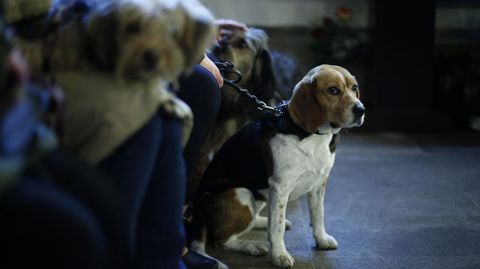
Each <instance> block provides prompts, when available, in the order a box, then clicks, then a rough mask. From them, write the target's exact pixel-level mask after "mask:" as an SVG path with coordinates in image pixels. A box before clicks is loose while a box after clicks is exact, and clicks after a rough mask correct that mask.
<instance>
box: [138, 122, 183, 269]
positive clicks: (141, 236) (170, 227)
mask: <svg viewBox="0 0 480 269" xmlns="http://www.w3.org/2000/svg"><path fill="white" fill-rule="evenodd" d="M181 132H182V123H181V121H180V120H178V119H174V118H171V117H168V116H165V117H164V118H163V121H162V125H161V132H160V133H161V134H160V138H161V141H160V151H159V152H158V156H157V160H156V164H155V169H154V173H153V176H152V180H151V182H150V185H149V187H148V191H147V193H146V196H145V199H144V201H143V206H142V210H141V212H140V218H139V225H138V230H137V231H138V233H137V235H138V238H137V249H138V254H139V255H138V257H137V259H136V265H137V268H172V269H175V268H184V266H183V264H181V262H180V256H181V251H182V248H183V246H184V244H185V238H184V232H183V225H182V223H181V216H182V205H183V202H184V190H185V181H186V173H185V165H184V160H183V156H182V144H181V137H182V136H181ZM152 246H157V247H152Z"/></svg>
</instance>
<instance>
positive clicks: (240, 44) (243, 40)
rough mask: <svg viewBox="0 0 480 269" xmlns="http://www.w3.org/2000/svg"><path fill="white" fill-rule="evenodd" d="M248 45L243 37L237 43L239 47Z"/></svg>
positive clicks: (242, 47)
mask: <svg viewBox="0 0 480 269" xmlns="http://www.w3.org/2000/svg"><path fill="white" fill-rule="evenodd" d="M246 47H248V45H247V42H246V41H245V39H243V38H242V39H240V40H239V41H238V43H237V48H239V49H244V48H246Z"/></svg>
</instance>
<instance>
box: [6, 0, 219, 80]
mask: <svg viewBox="0 0 480 269" xmlns="http://www.w3.org/2000/svg"><path fill="white" fill-rule="evenodd" d="M45 21H47V22H48V23H49V24H50V25H51V26H50V28H51V29H52V30H50V31H49V32H47V33H46V34H45V36H42V37H41V38H39V39H36V40H29V39H23V38H22V37H21V36H16V38H15V41H16V44H17V45H18V46H19V47H20V48H21V49H22V51H23V52H24V54H25V55H26V58H27V60H28V62H29V65H30V67H31V69H32V70H33V72H36V73H42V74H45V73H53V75H55V73H59V72H68V71H86V72H97V71H100V72H106V73H111V74H113V75H115V76H116V77H117V78H118V79H119V80H123V81H131V80H135V81H148V80H151V79H161V80H166V81H174V80H176V79H177V77H178V75H179V74H180V73H181V72H183V71H185V69H187V68H189V67H191V66H192V65H193V64H194V63H197V62H199V61H200V59H201V58H202V57H203V55H204V51H205V49H206V48H207V47H208V46H209V45H210V44H211V43H212V40H213V39H214V38H215V35H216V26H215V24H214V20H213V16H212V15H211V13H210V12H209V11H208V10H207V9H206V8H205V7H204V6H202V5H201V4H200V3H199V2H198V1H196V0H170V1H169V0H149V1H143V0H56V1H53V4H52V7H51V10H50V12H49V14H48V16H46V18H45Z"/></svg>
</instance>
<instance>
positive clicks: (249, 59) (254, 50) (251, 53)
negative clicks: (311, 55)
mask: <svg viewBox="0 0 480 269" xmlns="http://www.w3.org/2000/svg"><path fill="white" fill-rule="evenodd" d="M267 43H268V37H267V34H266V33H265V32H264V31H263V30H260V29H256V28H248V30H247V31H245V32H244V31H241V30H232V31H229V32H226V33H225V34H223V35H222V36H221V39H220V40H219V41H218V42H217V44H216V45H215V46H214V48H213V49H212V53H213V55H214V56H215V57H216V58H218V59H219V60H220V61H222V62H225V61H226V62H230V63H232V64H233V65H234V66H235V68H236V69H237V70H238V71H240V73H241V74H242V80H241V81H240V83H239V85H240V86H241V87H242V88H245V89H248V90H249V92H250V93H251V94H254V95H255V96H257V97H258V98H259V99H260V100H262V101H264V102H266V103H267V104H268V103H270V104H272V103H274V96H275V89H276V75H275V71H274V67H273V60H272V56H271V53H270V51H269V49H268V44H267ZM221 91H222V97H221V106H220V112H219V114H218V117H217V119H216V122H215V123H214V126H213V128H212V129H211V130H210V133H209V135H208V137H207V140H206V142H205V144H204V146H203V147H202V149H201V152H200V156H199V158H198V160H197V162H196V163H195V166H194V167H193V171H190V173H189V179H188V187H187V201H190V200H191V199H193V197H194V195H195V191H196V188H197V185H198V183H199V180H200V178H201V176H202V175H203V172H204V171H205V169H206V168H207V166H208V163H209V159H210V158H211V156H212V154H214V153H215V152H216V151H217V150H218V149H219V148H220V147H221V146H222V145H223V143H224V142H225V141H226V140H227V139H228V138H229V137H230V136H232V135H233V134H235V133H236V132H237V131H238V130H239V129H240V128H241V127H243V126H245V125H246V124H247V123H249V122H250V121H252V120H253V119H255V118H257V117H258V116H259V115H260V113H261V112H260V111H259V110H258V109H257V108H256V106H255V105H254V104H253V103H252V102H251V101H250V100H248V99H247V98H245V96H242V95H240V94H239V93H238V91H236V90H235V89H233V88H232V87H230V86H228V85H225V86H223V87H222V89H221Z"/></svg>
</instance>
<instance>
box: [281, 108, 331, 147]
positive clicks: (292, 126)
mask: <svg viewBox="0 0 480 269" xmlns="http://www.w3.org/2000/svg"><path fill="white" fill-rule="evenodd" d="M287 107H288V103H287V102H283V103H282V104H280V105H279V106H278V109H279V111H280V112H281V114H280V115H279V116H276V117H275V118H276V120H274V122H275V123H276V124H275V125H276V126H275V127H276V129H277V131H278V132H279V133H282V134H293V135H296V136H298V138H299V139H300V140H302V139H304V138H307V137H309V136H311V135H314V134H315V135H326V134H323V133H320V132H318V131H316V132H314V133H310V132H307V131H305V130H304V129H303V128H302V127H300V126H298V125H297V124H296V123H295V122H294V121H293V120H292V117H290V113H288V109H287Z"/></svg>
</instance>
